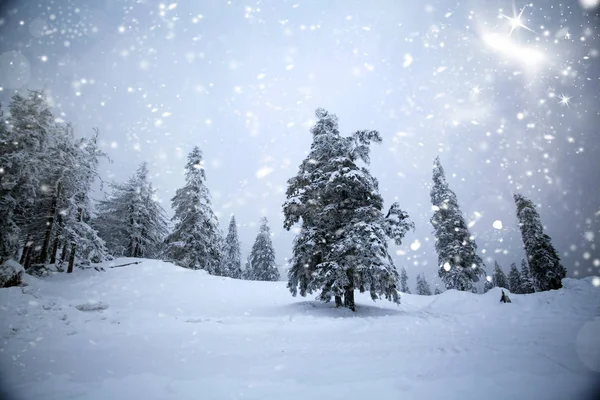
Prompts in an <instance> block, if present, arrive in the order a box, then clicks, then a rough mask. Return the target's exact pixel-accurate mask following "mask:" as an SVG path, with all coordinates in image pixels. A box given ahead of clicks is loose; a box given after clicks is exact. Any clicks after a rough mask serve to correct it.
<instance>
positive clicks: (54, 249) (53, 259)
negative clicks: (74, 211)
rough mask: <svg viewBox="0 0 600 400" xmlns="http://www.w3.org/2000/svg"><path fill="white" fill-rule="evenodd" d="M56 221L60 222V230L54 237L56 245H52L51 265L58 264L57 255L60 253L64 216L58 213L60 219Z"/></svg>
mask: <svg viewBox="0 0 600 400" xmlns="http://www.w3.org/2000/svg"><path fill="white" fill-rule="evenodd" d="M56 219H57V221H56V222H58V229H57V231H56V235H54V244H53V245H52V253H50V264H56V253H58V245H59V244H60V235H61V234H62V214H61V213H58V217H57V218H56Z"/></svg>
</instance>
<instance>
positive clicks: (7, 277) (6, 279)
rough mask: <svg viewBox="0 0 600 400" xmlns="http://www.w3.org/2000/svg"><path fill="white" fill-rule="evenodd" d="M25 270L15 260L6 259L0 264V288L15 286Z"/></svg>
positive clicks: (19, 281)
mask: <svg viewBox="0 0 600 400" xmlns="http://www.w3.org/2000/svg"><path fill="white" fill-rule="evenodd" d="M24 273H25V270H24V269H23V266H22V265H21V264H19V263H18V262H16V261H15V260H6V261H5V262H3V263H2V265H0V288H4V287H9V286H16V285H18V284H20V283H21V281H22V279H23V274H24Z"/></svg>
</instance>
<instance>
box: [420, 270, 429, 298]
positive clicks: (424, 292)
mask: <svg viewBox="0 0 600 400" xmlns="http://www.w3.org/2000/svg"><path fill="white" fill-rule="evenodd" d="M417 294H418V295H421V296H431V287H430V286H429V282H427V279H425V274H418V275H417Z"/></svg>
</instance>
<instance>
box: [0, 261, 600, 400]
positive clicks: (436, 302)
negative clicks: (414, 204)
mask: <svg viewBox="0 0 600 400" xmlns="http://www.w3.org/2000/svg"><path fill="white" fill-rule="evenodd" d="M125 262H127V259H119V260H117V261H116V263H117V264H122V263H125ZM113 263H115V262H113ZM26 280H27V283H28V284H29V285H28V286H27V287H24V288H20V287H19V288H8V289H2V290H0V304H1V305H2V307H1V309H0V321H1V324H0V327H1V331H0V334H1V335H2V338H1V340H2V344H1V349H0V370H1V371H2V372H3V378H4V381H5V384H6V382H8V383H9V384H10V387H11V390H12V391H13V393H17V394H18V395H19V396H18V397H17V398H19V399H42V398H43V399H47V400H50V399H67V398H70V399H97V400H104V399H110V400H117V399H134V398H136V399H137V398H140V399H194V400H196V399H286V400H292V399H303V400H304V399H328V400H330V399H344V400H349V399H365V398H373V397H374V396H376V398H377V399H378V400H387V399H390V400H391V399H441V398H443V399H461V400H466V399H480V398H485V399H486V400H492V399H502V400H507V399H517V398H519V399H538V398H539V399H574V398H578V397H579V396H581V395H583V394H585V392H586V390H587V389H588V388H589V387H590V385H591V383H592V382H594V380H595V379H598V378H599V377H600V373H599V372H598V371H600V364H599V363H598V361H599V360H598V359H597V358H594V357H597V356H598V351H600V350H599V343H598V337H600V335H598V336H596V337H593V334H594V333H595V332H596V330H597V327H598V326H599V325H600V323H599V322H600V319H598V316H599V315H600V312H599V308H598V307H599V306H600V289H599V288H597V287H594V286H593V285H592V284H591V280H590V279H587V280H571V279H565V281H564V283H565V288H564V289H561V290H560V291H554V292H545V293H537V294H531V295H511V299H512V300H513V303H512V304H500V303H499V302H498V300H499V298H500V293H499V290H497V289H494V290H492V291H490V292H488V293H487V294H485V295H474V294H471V293H462V292H456V291H449V292H446V293H443V294H441V295H438V296H428V297H424V296H416V295H403V297H402V305H400V306H396V305H393V304H390V303H388V302H386V301H379V302H376V303H373V302H372V301H371V300H370V299H369V298H368V297H367V296H363V295H359V296H357V302H358V305H359V309H358V312H357V313H351V312H350V311H348V310H338V309H333V308H332V306H331V305H330V304H321V303H317V302H314V301H311V300H308V299H303V298H293V297H292V296H291V295H290V294H289V292H288V291H287V289H286V287H285V282H248V281H238V280H232V279H228V278H220V277H213V276H209V275H207V274H206V273H205V272H203V271H190V270H186V269H182V268H178V267H176V266H174V265H172V264H169V263H165V262H161V261H153V260H143V262H142V263H141V264H138V265H130V266H127V267H122V268H114V269H108V270H107V272H97V271H76V272H75V273H73V274H69V275H67V274H57V275H55V276H53V277H50V278H44V279H37V278H33V277H29V276H28V277H27V278H26ZM594 318H596V320H595V321H596V322H595V324H594V323H589V322H590V321H592V320H594ZM586 323H588V324H587V325H585V324H586ZM584 325H585V326H586V328H585V329H583V330H582V327H584ZM580 331H581V332H580ZM590 332H591V333H592V335H591V336H590ZM578 334H579V336H578ZM578 338H579V339H578ZM578 350H579V353H578ZM580 353H581V357H580V355H579V354H580ZM582 360H583V361H582ZM586 364H587V366H586ZM591 368H592V369H596V371H593V370H592V369H591Z"/></svg>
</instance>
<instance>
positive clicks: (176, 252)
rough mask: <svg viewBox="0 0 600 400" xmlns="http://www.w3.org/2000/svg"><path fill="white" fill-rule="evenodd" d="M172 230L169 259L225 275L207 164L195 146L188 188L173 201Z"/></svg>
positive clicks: (187, 167)
mask: <svg viewBox="0 0 600 400" xmlns="http://www.w3.org/2000/svg"><path fill="white" fill-rule="evenodd" d="M171 202H172V209H173V211H174V215H173V218H172V220H173V222H174V223H175V226H174V228H173V231H172V232H171V234H169V236H168V237H167V239H166V246H167V248H166V256H167V257H168V259H170V260H173V261H175V262H176V263H177V264H178V265H180V266H182V267H185V268H190V269H204V270H206V271H207V272H208V273H209V274H211V275H222V274H223V271H222V269H221V267H222V253H221V251H222V238H221V231H220V230H219V221H218V220H217V217H216V215H215V214H214V212H213V210H212V208H211V200H210V192H209V190H208V188H207V187H206V174H205V172H204V161H203V156H202V152H201V151H200V148H199V147H197V146H196V147H194V149H193V150H192V151H191V153H190V154H189V155H188V158H187V164H186V165H185V185H184V186H183V187H182V188H180V189H177V192H176V193H175V196H174V197H173V199H172V200H171Z"/></svg>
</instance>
